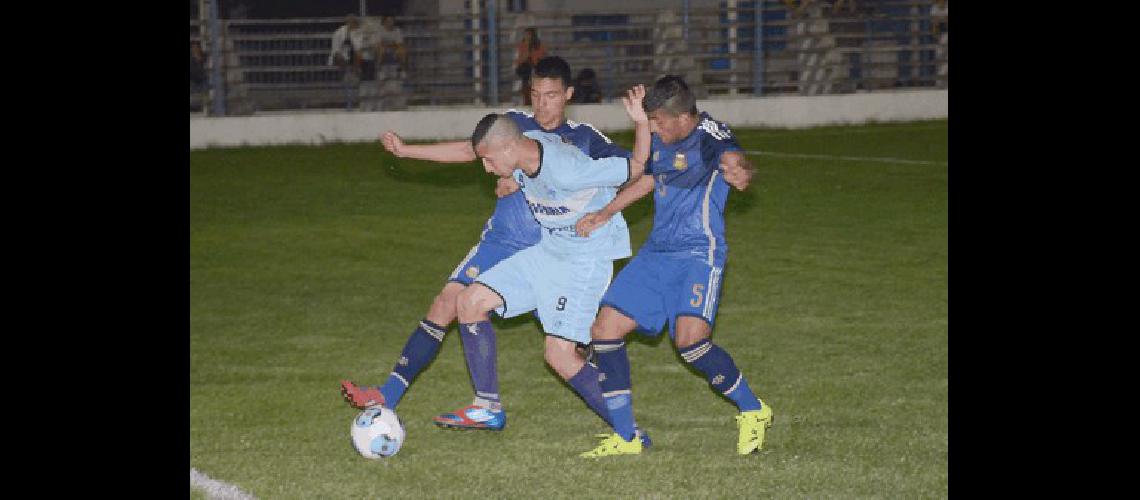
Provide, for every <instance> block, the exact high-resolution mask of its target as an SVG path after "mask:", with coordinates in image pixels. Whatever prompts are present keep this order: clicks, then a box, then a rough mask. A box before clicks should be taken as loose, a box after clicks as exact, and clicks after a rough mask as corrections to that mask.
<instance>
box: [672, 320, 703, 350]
mask: <svg viewBox="0 0 1140 500" xmlns="http://www.w3.org/2000/svg"><path fill="white" fill-rule="evenodd" d="M710 333H711V328H710V327H709V325H708V323H705V322H704V320H701V319H698V318H692V317H684V318H680V319H678V320H677V335H675V336H674V338H673V345H675V346H677V348H678V349H685V348H687V347H689V346H692V345H693V344H696V343H697V342H700V341H702V340H705V339H707V338H709V334H710Z"/></svg>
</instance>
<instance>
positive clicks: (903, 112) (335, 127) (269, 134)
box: [190, 90, 949, 149]
mask: <svg viewBox="0 0 1140 500" xmlns="http://www.w3.org/2000/svg"><path fill="white" fill-rule="evenodd" d="M697 108H698V109H700V110H701V111H707V112H708V113H709V114H710V115H712V116H713V118H715V119H717V120H719V121H722V122H724V123H727V124H728V125H729V126H731V127H765V128H809V127H818V126H825V125H857V124H863V123H868V122H906V121H917V120H933V119H943V118H947V117H948V116H949V91H948V90H903V91H889V92H882V91H880V92H874V93H856V94H841V95H817V96H780V97H759V98H753V97H749V98H740V99H712V100H702V101H698V102H697ZM504 109H505V108H503V107H495V108H489V107H459V106H448V107H440V108H430V109H424V108H418V109H414V110H406V111H387V112H353V111H336V112H314V113H303V112H289V113H281V114H272V115H256V116H235V117H205V116H191V117H190V149H205V148H212V147H237V146H268V145H284V144H304V145H316V144H325V143H336V142H370V141H375V140H377V138H378V136H379V134H380V133H381V132H383V131H385V130H394V131H396V132H397V133H399V134H400V136H401V137H402V138H404V139H408V140H432V139H434V140H439V139H450V140H454V139H465V138H468V137H470V136H471V131H472V130H473V129H474V128H475V124H476V123H478V122H479V119H480V118H482V117H483V116H484V115H486V114H487V113H494V112H501V111H503V110H504ZM519 109H520V110H526V111H529V108H527V107H519ZM567 115H568V116H569V117H570V119H572V120H575V121H580V122H587V123H590V124H591V125H593V126H594V127H596V128H597V129H599V130H602V131H604V132H614V131H621V130H631V129H632V124H631V122H630V121H629V118H628V117H627V116H626V114H625V109H624V108H623V107H622V105H621V103H620V102H613V103H609V104H571V105H570V106H569V107H567Z"/></svg>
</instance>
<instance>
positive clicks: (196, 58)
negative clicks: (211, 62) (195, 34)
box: [190, 40, 206, 92]
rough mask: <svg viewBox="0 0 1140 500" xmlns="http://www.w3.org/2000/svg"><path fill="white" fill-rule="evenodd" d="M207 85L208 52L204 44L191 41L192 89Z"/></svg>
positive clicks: (199, 88) (195, 89)
mask: <svg viewBox="0 0 1140 500" xmlns="http://www.w3.org/2000/svg"><path fill="white" fill-rule="evenodd" d="M205 85H206V54H205V53H204V52H202V44H201V43H199V42H198V41H196V40H193V41H191V42H190V91H191V92H193V91H197V90H201V89H202V88H203V87H204V86H205Z"/></svg>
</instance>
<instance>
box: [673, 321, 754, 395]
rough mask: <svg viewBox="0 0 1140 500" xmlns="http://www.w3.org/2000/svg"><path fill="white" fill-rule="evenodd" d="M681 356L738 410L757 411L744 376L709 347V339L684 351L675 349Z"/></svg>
mask: <svg viewBox="0 0 1140 500" xmlns="http://www.w3.org/2000/svg"><path fill="white" fill-rule="evenodd" d="M677 350H678V351H680V353H681V357H682V358H683V359H684V360H685V362H686V363H689V364H690V365H692V366H693V367H694V368H696V369H697V371H699V372H701V373H702V374H704V376H705V379H706V380H708V382H709V385H711V386H712V388H713V389H715V390H716V391H717V392H719V393H721V394H723V395H725V397H727V398H729V399H731V400H732V402H733V403H735V404H736V407H737V408H739V409H740V411H750V410H759V409H760V400H759V399H756V395H755V394H752V389H751V388H750V387H749V386H748V382H747V381H746V380H744V375H743V374H741V373H740V370H739V369H737V368H736V363H735V362H733V361H732V356H729V355H728V352H727V351H725V350H724V349H721V348H720V346H718V345H716V344H713V343H712V341H711V340H709V339H704V340H702V341H700V342H697V343H696V344H693V345H691V346H689V347H686V348H684V349H681V348H678V349H677Z"/></svg>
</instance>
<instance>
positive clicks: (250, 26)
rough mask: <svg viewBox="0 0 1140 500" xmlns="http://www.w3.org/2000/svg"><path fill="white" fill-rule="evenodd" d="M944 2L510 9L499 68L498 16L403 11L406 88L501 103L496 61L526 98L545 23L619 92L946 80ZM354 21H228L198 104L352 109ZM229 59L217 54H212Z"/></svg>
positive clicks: (502, 24)
mask: <svg viewBox="0 0 1140 500" xmlns="http://www.w3.org/2000/svg"><path fill="white" fill-rule="evenodd" d="M931 3H932V2H931V1H930V0H897V1H889V0H888V1H885V2H880V3H879V4H877V5H878V8H877V9H876V10H875V11H872V12H860V13H858V14H850V13H847V12H831V11H830V10H829V9H827V8H822V7H812V8H810V9H807V10H806V11H805V12H803V13H799V14H796V13H793V12H790V11H789V10H787V8H786V7H785V5H784V3H783V2H777V1H766V2H763V9H762V10H761V12H760V13H759V14H760V16H757V13H756V12H755V11H754V10H753V8H752V6H753V5H755V3H753V2H735V6H733V7H721V8H712V9H709V8H702V9H697V8H694V9H690V10H688V12H687V15H683V14H685V13H682V12H680V11H678V10H676V9H673V10H653V11H644V10H642V11H620V10H614V11H612V12H605V13H597V12H591V13H589V14H575V13H560V14H557V15H555V14H549V15H544V14H541V13H533V12H531V13H526V14H522V15H520V14H515V13H507V12H499V15H498V17H497V22H496V25H497V30H496V31H497V33H495V41H496V43H497V56H498V62H499V64H498V67H497V68H489V67H488V61H489V60H490V59H491V58H490V57H489V53H488V50H489V47H490V46H491V44H490V43H489V42H490V39H489V34H488V32H487V22H486V19H485V16H484V19H477V18H476V17H474V16H472V15H469V14H468V15H447V16H439V17H432V18H424V17H397V18H396V23H397V25H398V26H399V27H400V28H401V30H402V31H403V34H404V37H405V45H406V46H407V51H408V66H407V71H406V76H405V77H404V79H403V80H402V89H403V93H404V97H405V99H406V104H407V105H408V106H432V105H456V104H496V103H491V102H490V100H491V96H492V94H493V93H492V92H491V90H492V89H491V88H490V85H491V84H492V80H493V79H492V78H491V75H492V71H493V72H494V73H493V74H494V75H495V76H497V85H498V87H497V88H496V90H497V96H498V103H497V104H510V103H515V104H517V103H519V102H520V96H519V92H518V91H517V90H515V87H514V85H515V80H516V77H515V75H514V71H513V66H512V63H513V61H514V56H515V54H514V52H515V44H516V43H517V40H518V37H519V36H520V33H521V31H522V29H523V28H524V27H528V26H533V27H536V28H537V29H538V31H539V35H540V38H541V39H542V41H543V43H544V44H545V45H546V47H547V54H549V55H559V56H562V57H563V58H565V59H566V60H567V61H568V62H569V63H570V65H571V68H573V69H574V72H575V74H577V72H578V71H579V70H581V69H583V68H592V69H593V70H594V71H595V72H596V74H597V75H598V82H599V86H600V89H601V91H602V94H603V97H604V99H605V100H607V101H608V100H611V99H615V98H617V97H619V96H620V95H621V93H622V92H623V91H624V89H626V88H628V87H629V86H631V85H634V84H636V83H651V82H652V81H653V80H655V79H656V78H658V77H660V76H661V75H664V74H680V75H683V76H684V77H685V78H686V81H687V82H688V83H689V84H690V86H691V87H692V88H694V90H695V91H696V92H697V94H698V96H699V97H701V98H709V97H716V96H733V95H789V94H792V95H820V94H835V93H848V92H858V91H876V90H883V89H897V88H914V87H927V88H931V87H937V88H946V86H947V79H948V57H947V54H948V52H947V50H946V47H947V36H946V33H945V32H940V33H938V32H935V30H934V26H935V22H936V20H934V19H933V18H932V17H931V15H930V12H931ZM730 4H731V2H730ZM758 17H760V18H761V19H759V21H760V22H759V23H757V20H758V19H757V18H758ZM686 20H687V23H686ZM343 21H344V20H343V18H340V17H337V18H320V19H289V20H221V21H220V26H221V28H220V30H219V31H220V33H221V36H220V37H218V38H217V39H216V40H217V41H218V42H219V43H220V48H221V51H220V53H221V64H222V66H223V71H222V74H223V75H224V78H223V79H222V80H223V81H221V82H215V81H211V83H210V86H209V89H207V90H205V91H201V92H192V95H191V101H192V109H193V105H194V104H195V98H197V104H198V106H199V108H200V109H202V110H210V109H211V106H208V105H207V103H208V102H209V100H210V99H212V98H213V97H212V96H220V95H224V96H225V102H226V106H225V110H226V114H248V113H254V112H261V111H273V110H294V109H314V108H317V109H320V108H327V109H336V108H340V109H344V108H345V105H346V94H345V92H346V91H345V88H344V86H343V84H342V74H341V72H340V70H339V69H338V68H336V67H334V66H330V65H328V64H327V60H328V55H329V52H330V50H331V36H332V33H333V31H335V30H336V29H337V27H339V26H340V25H341V24H343ZM369 21H373V22H378V20H375V19H369ZM201 24H202V23H200V22H199V21H197V20H191V22H190V38H191V40H201V41H203V46H206V45H208V44H209V43H212V42H213V41H215V39H213V38H211V37H210V36H209V33H208V30H203V29H202V26H201ZM757 27H760V29H759V30H757ZM203 33H204V34H205V36H203ZM757 41H760V45H761V46H762V51H761V52H760V54H757V53H756V48H757ZM216 63H217V61H213V60H208V61H207V67H208V68H212V65H213V64H216ZM758 63H759V64H758ZM207 73H209V70H207ZM219 87H221V88H220V89H219Z"/></svg>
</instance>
